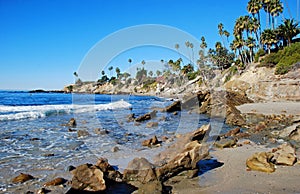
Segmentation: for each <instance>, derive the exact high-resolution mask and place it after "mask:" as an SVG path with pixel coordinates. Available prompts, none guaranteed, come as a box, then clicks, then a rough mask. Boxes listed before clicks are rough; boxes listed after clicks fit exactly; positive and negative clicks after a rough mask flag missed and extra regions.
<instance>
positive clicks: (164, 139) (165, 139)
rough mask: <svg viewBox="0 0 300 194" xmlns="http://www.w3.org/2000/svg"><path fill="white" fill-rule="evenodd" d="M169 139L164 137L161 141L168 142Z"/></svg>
mask: <svg viewBox="0 0 300 194" xmlns="http://www.w3.org/2000/svg"><path fill="white" fill-rule="evenodd" d="M168 139H169V138H168V137H167V136H162V137H161V141H163V142H166V141H167V140H168Z"/></svg>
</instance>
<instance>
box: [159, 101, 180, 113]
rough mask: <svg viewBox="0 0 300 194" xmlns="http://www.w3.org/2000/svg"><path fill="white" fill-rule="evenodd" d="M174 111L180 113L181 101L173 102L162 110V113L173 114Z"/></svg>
mask: <svg viewBox="0 0 300 194" xmlns="http://www.w3.org/2000/svg"><path fill="white" fill-rule="evenodd" d="M175 111H181V101H179V100H178V101H175V102H173V103H172V104H171V105H169V106H167V107H166V108H164V109H162V112H175Z"/></svg>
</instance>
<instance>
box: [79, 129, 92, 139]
mask: <svg viewBox="0 0 300 194" xmlns="http://www.w3.org/2000/svg"><path fill="white" fill-rule="evenodd" d="M89 135H90V134H89V132H88V131H87V130H78V131H77V136H78V137H83V136H89Z"/></svg>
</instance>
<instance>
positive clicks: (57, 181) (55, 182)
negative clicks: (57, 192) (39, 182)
mask: <svg viewBox="0 0 300 194" xmlns="http://www.w3.org/2000/svg"><path fill="white" fill-rule="evenodd" d="M66 182H67V180H66V179H64V178H61V177H58V178H56V179H53V180H52V181H49V182H47V183H45V184H44V187H49V186H58V185H63V184H65V183H66Z"/></svg>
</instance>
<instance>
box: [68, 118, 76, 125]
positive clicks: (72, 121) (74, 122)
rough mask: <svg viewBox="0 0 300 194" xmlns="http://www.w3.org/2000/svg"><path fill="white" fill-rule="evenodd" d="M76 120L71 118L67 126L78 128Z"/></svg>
mask: <svg viewBox="0 0 300 194" xmlns="http://www.w3.org/2000/svg"><path fill="white" fill-rule="evenodd" d="M76 125H77V124H76V120H75V119H74V118H71V119H70V121H69V123H68V124H67V126H69V127H76Z"/></svg>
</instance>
